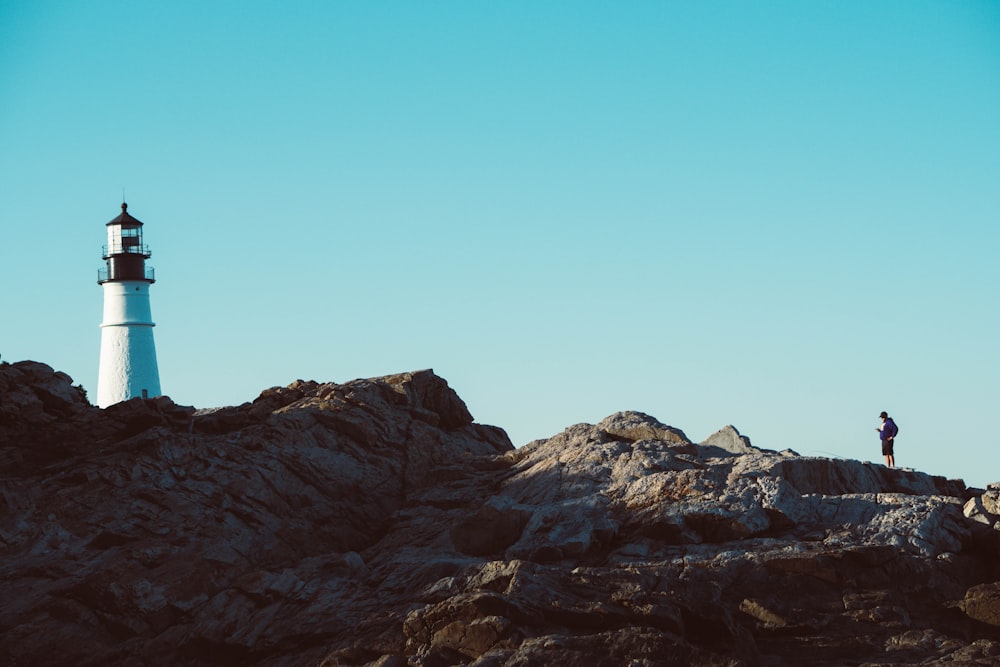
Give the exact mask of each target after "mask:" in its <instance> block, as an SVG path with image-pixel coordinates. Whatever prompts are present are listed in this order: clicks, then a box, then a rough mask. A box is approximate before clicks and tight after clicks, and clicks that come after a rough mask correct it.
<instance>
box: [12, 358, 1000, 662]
mask: <svg viewBox="0 0 1000 667" xmlns="http://www.w3.org/2000/svg"><path fill="white" fill-rule="evenodd" d="M0 466H2V467H0V499H2V505H0V510H2V512H0V663H2V664H4V665H39V664H42V665H46V664H48V665H108V664H137V665H138V664H148V665H219V664H234V665H235V664H239V665H331V666H332V665H378V666H381V667H392V666H402V665H411V666H417V665H422V666H425V667H435V666H440V665H476V666H477V667H485V666H501V665H503V666H507V667H514V666H515V665H518V666H521V665H583V664H586V665H636V666H640V665H642V666H650V665H801V664H812V665H831V666H832V665H847V664H857V665H861V664H868V665H903V664H916V663H919V664H925V665H945V664H947V665H988V664H997V663H998V661H1000V620H998V619H1000V602H998V600H1000V593H998V587H1000V559H998V555H1000V546H998V544H1000V537H998V536H1000V531H998V530H996V529H995V526H996V525H997V522H998V512H997V510H998V509H1000V506H998V502H997V498H998V495H997V494H998V489H1000V487H993V486H991V488H990V489H987V490H985V491H983V490H974V489H967V488H966V487H965V485H964V484H963V483H962V482H961V481H960V480H947V479H944V478H941V477H934V476H931V475H926V474H923V473H919V472H913V471H905V470H898V469H897V470H890V469H887V468H884V467H882V466H878V465H872V464H867V463H861V462H857V461H845V460H831V459H824V458H812V457H801V456H798V455H796V454H795V453H794V452H789V451H786V452H773V451H770V450H765V449H759V448H757V447H754V446H753V445H752V444H751V443H750V441H749V439H748V438H746V437H744V436H742V435H740V434H739V432H738V431H737V430H736V429H735V428H733V427H731V426H727V427H725V428H723V429H721V430H720V431H719V432H717V433H716V434H714V435H713V436H711V437H710V438H709V439H707V440H706V441H705V442H703V443H700V444H695V443H692V442H691V441H690V440H689V439H688V438H687V436H685V435H684V433H683V431H681V430H679V429H676V428H673V427H670V426H667V425H665V424H663V423H661V422H659V421H658V420H656V419H655V418H653V417H651V416H649V415H645V414H642V413H637V412H625V413H618V414H615V415H611V416H610V417H608V418H607V419H604V420H603V421H601V422H599V423H598V424H595V425H590V424H577V425H575V426H571V427H569V428H567V429H566V430H565V431H563V432H562V433H559V434H557V435H555V436H553V437H551V438H548V439H546V440H538V441H535V442H532V443H530V444H528V445H525V446H524V447H521V448H519V449H516V450H515V449H514V448H513V447H512V446H511V444H510V442H509V440H508V439H507V437H506V435H505V434H504V433H503V431H502V430H500V429H498V428H495V427H490V426H484V425H480V424H476V423H475V422H474V421H473V418H472V416H471V415H470V414H469V411H468V409H467V408H466V406H465V404H464V402H462V400H461V399H460V398H459V397H458V395H457V394H455V392H454V391H452V390H451V388H450V387H448V385H447V383H446V382H445V381H444V380H443V379H441V378H439V377H438V376H436V375H434V374H433V373H432V372H431V371H420V372H415V373H404V374H399V375H393V376H387V377H383V378H373V379H370V380H356V381H353V382H348V383H345V384H333V383H325V384H321V383H316V382H302V381H298V382H295V383H292V384H291V385H289V386H287V387H281V388H273V389H269V390H267V391H265V392H263V393H262V394H261V395H260V396H259V397H258V398H257V399H256V400H255V401H253V402H252V403H247V404H244V405H241V406H238V407H230V408H223V409H217V410H202V411H196V410H194V409H193V408H187V407H184V406H177V405H175V404H173V403H172V402H171V401H170V400H169V399H167V398H158V399H152V400H146V401H143V400H141V399H134V400H132V401H128V402H126V403H123V404H119V405H117V406H113V407H112V408H109V409H107V410H98V409H97V408H94V407H92V406H90V404H89V403H88V402H87V401H86V397H85V396H84V394H83V392H82V390H80V389H79V388H77V387H74V386H73V384H72V380H71V379H70V378H69V377H68V376H66V375H65V374H61V373H56V372H55V371H53V370H52V369H51V368H49V367H47V366H45V365H44V364H37V363H34V362H21V363H18V364H0ZM804 656H806V657H804Z"/></svg>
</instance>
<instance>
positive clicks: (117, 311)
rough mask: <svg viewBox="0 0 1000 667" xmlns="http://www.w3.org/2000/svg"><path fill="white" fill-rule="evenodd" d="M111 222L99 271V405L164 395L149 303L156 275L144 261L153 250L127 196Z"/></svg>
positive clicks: (103, 405)
mask: <svg viewBox="0 0 1000 667" xmlns="http://www.w3.org/2000/svg"><path fill="white" fill-rule="evenodd" d="M107 227H108V244H107V245H106V246H104V257H103V259H104V260H105V261H106V262H107V265H106V266H104V267H102V268H101V269H99V270H98V272H97V283H98V284H99V285H100V286H101V287H103V288H104V318H103V320H102V321H101V366H100V371H99V372H98V376H97V405H98V406H99V407H102V408H106V407H108V406H109V405H114V404H115V403H120V402H121V401H127V400H128V399H130V398H135V397H136V396H140V397H142V398H152V397H153V396H159V395H160V372H159V370H158V369H157V366H156V347H155V346H154V345H153V326H155V325H154V324H153V317H152V312H151V310H150V308H149V286H150V285H152V284H153V282H154V281H155V279H154V278H153V267H151V266H146V260H147V259H149V257H150V252H149V247H148V246H147V245H146V244H145V243H143V241H142V223H141V222H139V221H138V220H136V219H135V218H133V217H132V216H131V215H129V212H128V204H126V203H124V202H123V203H122V213H121V215H119V216H118V217H117V218H115V219H114V220H112V221H111V222H109V223H108V225H107Z"/></svg>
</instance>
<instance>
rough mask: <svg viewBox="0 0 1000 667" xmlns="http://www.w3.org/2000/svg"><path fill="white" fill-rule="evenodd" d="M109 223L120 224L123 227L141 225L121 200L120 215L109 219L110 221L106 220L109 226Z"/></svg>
mask: <svg viewBox="0 0 1000 667" xmlns="http://www.w3.org/2000/svg"><path fill="white" fill-rule="evenodd" d="M110 225H121V226H123V227H142V223H141V222H139V220H137V219H136V218H133V217H132V216H131V215H130V214H129V212H128V204H126V203H125V202H122V212H121V215H119V216H118V217H117V218H115V219H114V220H111V221H110V222H108V226H110Z"/></svg>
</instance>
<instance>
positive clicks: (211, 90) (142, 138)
mask: <svg viewBox="0 0 1000 667" xmlns="http://www.w3.org/2000/svg"><path fill="white" fill-rule="evenodd" d="M122 188H124V189H125V195H126V198H127V200H128V203H129V212H130V213H132V214H134V215H135V216H136V217H137V218H139V219H140V220H142V221H143V222H144V223H146V227H145V232H146V241H147V242H148V243H149V244H150V246H151V248H152V251H153V257H152V260H151V264H152V265H153V266H154V267H155V268H156V271H157V278H158V280H157V282H156V284H155V285H153V288H152V290H151V293H152V307H153V316H154V319H155V321H156V322H157V328H156V343H157V348H158V353H159V364H160V375H161V380H162V385H163V389H164V392H165V393H167V394H169V395H170V396H171V397H173V398H174V400H176V401H177V402H179V403H184V404H193V405H196V406H200V407H208V406H214V405H220V404H232V403H240V402H243V401H247V400H251V399H253V398H254V397H255V396H256V395H257V394H258V393H259V392H260V391H261V390H262V389H264V388H266V387H269V386H272V385H284V384H288V383H289V382H291V381H293V380H295V379H296V378H303V379H315V380H318V381H338V382H341V381H347V380H350V379H353V378H357V377H372V376H376V375H382V374H387V373H394V372H400V371H407V370H416V369H421V368H433V369H434V370H435V371H436V372H437V373H438V374H440V375H441V376H443V377H445V378H446V379H447V380H448V381H449V382H450V384H451V385H452V386H453V387H454V388H455V389H456V390H457V391H458V392H459V394H460V395H461V396H462V397H463V398H464V399H465V400H466V402H467V403H468V405H469V408H470V410H471V411H472V413H473V414H474V415H475V417H476V418H477V420H478V421H481V422H485V423H491V424H496V425H499V426H502V427H504V428H505V429H507V431H508V433H509V434H510V436H511V438H512V439H513V441H514V442H515V444H517V445H521V444H524V443H526V442H528V441H530V440H533V439H536V438H543V437H549V436H551V435H553V434H555V433H557V432H559V431H561V430H562V429H563V428H565V427H566V426H569V425H571V424H574V423H578V422H591V423H593V422H596V421H599V420H600V419H602V418H603V417H605V416H607V415H608V414H610V413H612V412H615V411H618V410H626V409H633V410H641V411H645V412H648V413H650V414H652V415H654V416H656V417H658V418H659V419H660V420H662V421H664V422H666V423H668V424H671V425H673V426H676V427H678V428H681V429H684V431H685V432H686V433H687V434H688V436H690V437H691V438H693V439H695V440H702V439H704V438H705V437H707V436H708V435H709V434H711V433H712V432H713V431H715V430H716V429H717V428H719V427H721V426H723V425H725V424H727V423H732V424H734V425H735V426H736V427H737V428H739V429H740V430H741V432H743V433H744V434H746V435H748V436H750V438H751V439H752V440H753V441H754V443H755V444H757V445H759V446H763V447H768V448H774V449H783V448H786V447H790V448H793V449H795V450H796V451H798V452H799V453H801V454H807V455H829V456H841V457H848V458H856V459H861V460H871V461H876V462H880V461H881V455H880V451H879V445H878V440H877V436H876V434H875V431H874V428H875V426H876V425H877V424H878V419H877V415H878V413H879V412H880V411H881V410H888V411H889V412H890V414H892V415H894V416H895V417H896V418H897V419H898V421H899V423H900V426H901V433H900V439H899V443H898V445H897V463H898V464H899V465H902V466H912V467H915V468H917V469H919V470H924V471H927V472H931V473H935V474H942V475H947V476H950V477H962V478H963V479H965V480H966V481H967V482H968V483H970V484H975V485H985V484H986V483H988V482H992V481H1000V441H998V438H997V435H996V433H997V426H996V424H995V421H996V417H997V415H998V413H1000V410H998V399H1000V381H998V375H1000V373H998V372H1000V352H998V345H997V339H998V332H1000V316H998V308H997V301H998V299H997V296H998V287H1000V268H998V261H997V253H998V250H1000V225H998V222H1000V220H998V218H1000V3H997V2H975V1H967V2H951V1H944V0H942V1H940V2H926V1H919V0H906V1H901V2H891V1H880V2H819V1H817V2H683V3H682V2H666V1H656V2H625V3H607V2H579V1H575V2H543V3H538V2H470V1H462V2H420V3H415V2H405V3H404V2H395V3H387V2H286V3H277V2H274V3H259V2H258V3H255V2H184V1H178V0H171V1H170V2H101V1H93V2H47V1H44V0H42V1H34V0H33V1H28V0H22V1H16V0H3V1H0V224H2V229H3V242H2V248H3V255H2V257H3V261H2V263H0V277H2V281H3V285H4V290H3V293H2V297H0V312H2V315H0V322H2V327H0V354H2V356H3V359H4V360H7V361H15V360H19V359H36V360H40V361H44V362H46V363H48V364H50V365H52V366H53V367H55V368H58V369H61V370H64V371H66V372H67V373H69V374H70V375H72V376H73V378H74V379H75V380H76V381H78V382H80V383H81V384H83V385H84V387H86V388H87V389H88V391H89V392H90V395H91V397H92V398H96V378H97V365H98V351H99V341H100V331H99V328H98V324H99V322H100V318H101V301H102V293H101V289H100V287H99V286H98V285H97V284H96V277H97V269H98V267H99V266H101V258H100V255H101V246H102V244H103V243H104V242H105V239H104V233H105V228H104V225H105V223H106V222H107V221H108V220H110V219H111V218H113V217H115V216H116V215H117V214H118V213H119V204H120V203H121V197H122Z"/></svg>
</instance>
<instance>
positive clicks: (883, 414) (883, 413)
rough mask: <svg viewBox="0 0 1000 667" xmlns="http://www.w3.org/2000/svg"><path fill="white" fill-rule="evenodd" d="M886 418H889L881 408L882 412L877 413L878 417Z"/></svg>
mask: <svg viewBox="0 0 1000 667" xmlns="http://www.w3.org/2000/svg"><path fill="white" fill-rule="evenodd" d="M888 418H889V415H888V414H886V412H885V410H883V411H882V414H880V415H879V419H888Z"/></svg>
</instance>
